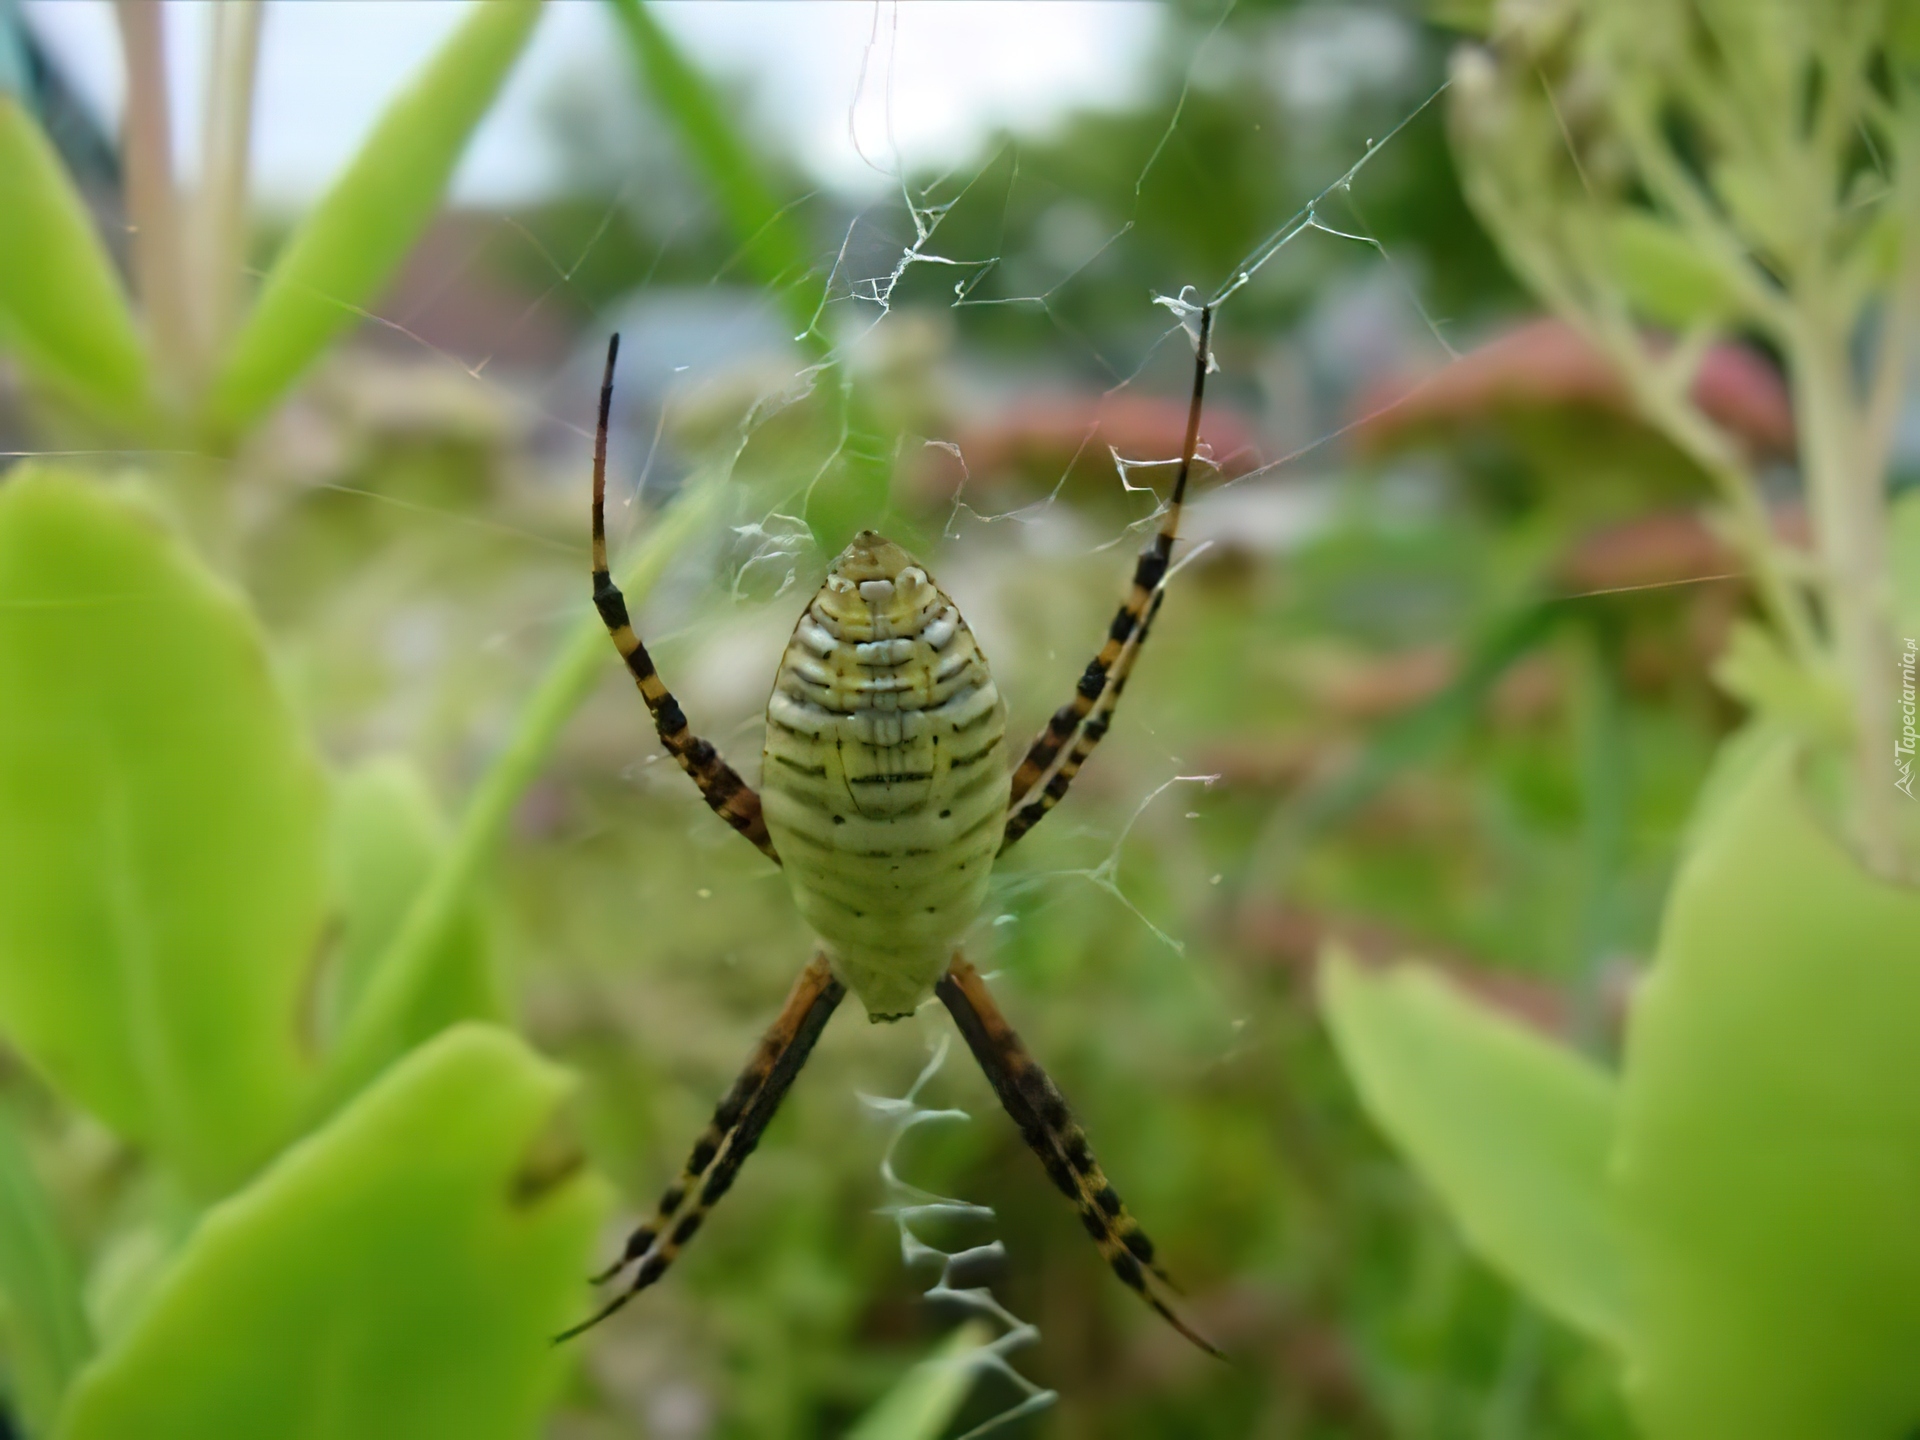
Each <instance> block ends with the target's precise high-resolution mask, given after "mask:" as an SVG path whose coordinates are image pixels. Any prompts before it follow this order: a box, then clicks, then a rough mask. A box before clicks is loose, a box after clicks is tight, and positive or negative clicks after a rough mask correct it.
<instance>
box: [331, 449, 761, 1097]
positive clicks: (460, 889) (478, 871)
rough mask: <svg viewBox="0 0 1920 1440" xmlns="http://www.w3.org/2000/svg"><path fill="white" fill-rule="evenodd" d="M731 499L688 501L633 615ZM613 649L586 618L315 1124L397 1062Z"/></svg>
mask: <svg viewBox="0 0 1920 1440" xmlns="http://www.w3.org/2000/svg"><path fill="white" fill-rule="evenodd" d="M725 489H726V485H725V477H724V474H722V473H718V472H715V473H710V474H708V475H707V476H705V477H703V478H701V479H699V480H697V481H694V482H691V483H690V484H689V486H688V488H687V489H686V490H685V491H683V492H682V494H681V496H680V498H679V500H678V501H676V502H675V504H674V505H673V507H672V508H671V509H670V510H668V511H667V512H666V514H665V515H664V517H662V519H661V521H660V523H659V524H658V525H656V526H655V527H654V529H653V532H652V533H651V534H650V535H648V536H647V538H646V540H645V542H644V543H643V544H642V545H641V547H640V553H639V555H638V556H637V557H636V558H635V560H634V562H633V565H632V568H631V569H630V570H628V571H627V572H626V574H625V576H624V577H623V578H622V580H621V588H622V589H623V590H624V591H625V592H626V595H627V602H628V604H629V605H630V606H632V607H633V608H635V609H638V608H639V606H640V604H641V602H642V601H643V600H644V599H645V598H646V596H647V595H648V594H649V593H650V592H651V591H652V590H653V588H654V586H655V585H657V584H659V582H660V577H661V576H662V575H663V574H664V573H665V572H666V569H667V566H668V565H669V564H671V563H672V562H673V561H674V560H675V559H676V558H677V557H678V556H679V555H680V554H682V553H683V551H684V550H685V549H686V546H687V544H688V542H689V541H691V540H692V539H693V538H694V537H695V536H697V535H699V534H700V533H701V532H702V530H703V529H704V528H705V526H706V524H707V522H708V521H709V520H710V519H711V518H712V516H713V514H714V512H715V510H716V508H717V505H718V502H719V499H720V497H721V495H722V494H723V492H724V491H725ZM585 573H586V572H585V570H584V569H583V570H582V572H581V574H582V577H583V579H582V584H581V590H582V592H583V593H584V592H585V590H586V588H587V587H586V584H585V581H584V576H585ZM607 648H608V646H607V635H606V627H605V625H603V624H602V623H601V620H600V617H599V616H598V615H595V614H592V613H588V614H586V615H583V616H582V617H581V618H580V620H579V622H578V623H577V624H575V625H574V627H573V629H572V631H571V632H570V633H569V634H568V636H567V639H566V642H565V644H564V645H563V646H562V647H561V650H560V653H559V655H558V656H556V657H555V658H554V661H553V664H552V665H551V666H549V667H548V670H547V673H546V675H545V676H544V677H543V678H542V679H541V680H540V682H539V684H538V685H536V686H535V687H534V689H533V693H532V694H531V695H529V696H528V697H527V702H526V704H525V705H524V706H523V707H522V709H521V711H520V714H519V716H518V718H517V719H516V720H515V722H514V727H513V732H512V734H511V735H510V736H509V737H508V740H507V743H506V745H505V746H504V747H503V748H502V749H501V751H500V753H499V754H498V755H496V756H495V757H494V759H493V763H492V764H491V765H490V766H488V768H487V772H486V774H484V775H483V776H482V777H481V778H480V782H479V784H477V785H476V786H475V787H474V790H473V795H472V797H471V798H470V799H469V800H468V802H467V808H466V811H465V813H464V814H463V815H462V816H461V818H460V826H459V830H458V832H457V833H456V834H455V835H454V838H453V842H452V844H450V845H449V846H448V847H447V850H446V853H445V854H444V855H443V856H442V857H441V859H440V862H439V864H438V865H437V866H436V867H435V869H434V872H433V874H432V875H431V876H430V877H429V878H428V880H427V883H426V884H425V885H424V886H422V887H421V890H420V893H419V894H417V895H416V896H415V897H414V899H413V903H412V905H411V906H410V907H409V908H408V910H407V916H406V919H405V920H404V921H403V922H402V923H401V926H400V930H399V933H398V934H396V935H395V936H394V938H393V942H392V943H391V944H390V945H389V946H388V948H387V952H386V954H385V955H384V956H383V957H382V958H381V960H380V962H379V965H378V967H377V968H376V969H375V970H374V972H373V974H372V975H371V976H370V977H369V978H368V981H367V986H366V989H365V991H364V992H363V993H362V995H361V998H360V1002H359V1004H358V1005H357V1006H356V1007H355V1008H354V1011H353V1014H352V1015H350V1016H348V1017H347V1022H346V1026H345V1028H344V1030H343V1032H342V1034H341V1037H340V1041H339V1044H338V1045H337V1046H336V1047H335V1050H334V1053H333V1054H332V1055H331V1056H329V1057H328V1060H327V1068H326V1073H325V1075H324V1076H323V1078H322V1080H321V1083H320V1086H319V1094H318V1097H317V1099H318V1104H319V1107H320V1108H319V1112H318V1113H317V1114H315V1115H314V1116H312V1117H311V1118H313V1119H315V1120H317V1119H319V1118H320V1116H322V1115H324V1114H325V1113H326V1112H327V1111H329V1110H331V1109H332V1108H333V1107H334V1106H335V1105H337V1104H339V1103H340V1102H341V1101H342V1100H344V1099H345V1098H346V1097H347V1096H349V1095H351V1094H352V1093H353V1092H354V1091H355V1090H357V1089H359V1087H360V1086H361V1085H363V1084H365V1083H366V1081H367V1080H369V1079H371V1078H372V1077H373V1075H374V1074H375V1073H377V1072H378V1071H379V1070H380V1068H381V1067H382V1066H383V1065H385V1064H386V1063H387V1062H388V1061H389V1060H390V1059H392V1058H393V1054H394V1046H395V1043H396V1037H397V1036H398V1035H399V1034H400V1033H401V1027H402V1022H403V1021H404V1018H405V1016H406V1015H407V1013H408V1011H409V1009H410V1008H411V1006H412V1005H413V1003H414V1001H415V999H416V998H417V997H418V996H419V995H420V993H421V992H422V990H424V989H425V988H426V987H427V986H429V985H430V984H431V983H432V981H433V967H434V964H435V962H436V961H437V960H438V959H439V957H440V956H441V955H442V954H444V953H446V947H445V944H444V942H445V940H446V938H447V935H448V933H449V931H450V930H451V929H452V928H453V927H454V926H455V925H457V924H458V923H459V922H460V920H461V917H462V913H463V907H464V906H465V905H466V903H467V901H468V899H469V898H470V896H471V895H472V893H473V889H474V887H475V885H476V884H477V883H478V882H479V880H480V877H481V875H482V873H483V872H484V871H485V869H486V867H487V866H488V864H489V863H490V862H491V861H492V859H493V856H494V853H495V851H496V850H498V848H499V846H500V842H501V840H502V839H503V838H504V836H505V834H506V830H507V825H508V822H509V821H510V820H511V819H512V818H513V812H514V808H515V807H516V806H517V805H518V804H519V802H520V796H521V794H522V793H523V792H524V791H525V790H526V788H527V786H528V785H529V784H531V783H532V781H533V779H534V777H535V776H536V775H538V774H539V772H540V769H541V767H542V766H543V765H545V764H546V761H547V755H548V752H550V751H551V750H552V749H553V744H554V741H555V740H556V739H558V737H559V734H560V731H561V728H562V727H563V726H564V725H565V724H566V722H567V719H568V717H570V716H571V715H572V714H573V712H574V710H575V709H576V708H577V707H578V706H579V704H580V702H581V701H582V700H583V699H585V698H586V696H587V693H588V692H589V691H590V690H592V689H593V687H594V686H595V685H596V684H598V683H599V680H600V678H601V675H602V673H603V672H604V671H605V670H606V669H607V668H609V667H608V666H607V663H606V662H607Z"/></svg>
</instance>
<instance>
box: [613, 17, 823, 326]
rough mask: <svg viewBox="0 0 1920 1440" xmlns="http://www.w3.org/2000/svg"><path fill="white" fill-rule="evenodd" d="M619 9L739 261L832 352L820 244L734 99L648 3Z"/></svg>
mask: <svg viewBox="0 0 1920 1440" xmlns="http://www.w3.org/2000/svg"><path fill="white" fill-rule="evenodd" d="M613 12H614V15H615V16H616V17H617V18H618V20H619V22H620V28H621V29H622V30H623V31H624V32H625V33H626V37H627V40H628V42H629V43H630V44H631V46H632V47H633V53H634V58H635V59H636V60H637V61H638V62H639V65H640V71H641V74H642V75H643V76H644V77H645V79H646V82H647V91H648V94H649V95H650V96H651V97H652V99H653V101H654V102H655V103H656V104H657V105H658V106H659V107H660V109H661V111H662V113H663V114H664V115H665V116H666V118H667V120H668V122H669V123H671V124H672V125H673V127H674V130H675V132H676V133H677V134H678V135H679V137H680V144H681V145H682V147H683V148H684V149H685V150H686V152H687V157H688V159H690V160H691V161H692V162H693V164H694V166H695V167H696V168H697V169H698V171H699V173H700V175H701V177H702V178H703V179H704V180H705V181H706V183H707V189H708V190H709V191H710V192H711V194H712V196H713V199H714V203H715V204H717V205H718V206H719V207H720V213H721V214H722V215H724V216H725V217H726V221H727V226H728V228H729V229H731V230H732V231H733V233H734V234H735V235H736V236H738V237H739V240H740V250H739V253H738V254H737V255H736V256H735V257H734V263H736V264H738V265H739V266H740V267H741V268H742V269H743V270H744V271H745V272H746V273H747V274H748V275H750V276H752V277H753V279H755V280H756V281H758V282H759V283H760V284H762V285H765V286H766V287H767V288H768V289H770V290H773V291H774V292H775V293H776V294H778V295H779V297H780V300H781V303H782V305H783V306H784V307H785V309H786V312H787V317H788V320H789V322H790V323H791V324H792V325H793V327H794V328H795V329H796V330H798V331H799V332H801V340H802V343H804V344H807V345H809V346H811V347H812V348H813V350H814V353H815V354H816V356H820V357H824V356H825V354H826V349H827V346H826V342H825V340H824V338H823V337H821V336H820V334H819V333H818V332H817V331H816V330H815V329H814V328H813V326H814V319H815V315H816V312H817V311H818V310H819V308H820V300H821V297H822V296H823V295H824V294H825V281H824V279H823V277H821V276H820V275H818V274H817V273H816V272H815V268H814V264H813V255H812V249H811V247H810V246H809V245H808V243H807V237H806V233H805V232H804V231H803V230H802V229H801V228H800V224H799V222H798V221H797V220H796V219H795V218H794V215H793V207H792V206H791V205H790V204H787V203H785V202H783V201H782V200H781V199H780V198H779V196H778V195H776V194H775V193H774V190H773V187H772V186H771V185H770V184H768V182H767V179H766V177H765V176H764V175H763V174H762V173H761V170H760V163H759V161H758V160H756V159H755V158H754V154H753V149H752V147H751V146H749V145H748V144H747V142H746V139H745V138H744V137H743V136H742V135H741V134H740V132H739V130H738V129H737V128H736V127H735V126H734V123H733V120H732V118H731V116H730V115H729V113H728V112H729V110H730V108H731V106H730V105H729V103H728V101H727V100H726V98H725V97H724V96H722V95H721V94H720V93H719V92H718V90H716V89H715V87H714V86H713V85H712V84H711V83H710V82H709V81H708V80H707V77H706V76H704V75H702V74H701V73H700V71H699V70H698V69H697V68H695V66H694V65H693V64H692V62H691V61H689V60H688V59H687V58H686V57H685V56H684V55H682V54H681V53H680V50H679V48H678V47H677V46H676V45H675V44H674V43H673V40H672V37H670V36H669V35H668V34H667V32H666V31H665V30H663V29H661V28H660V22H659V21H657V20H655V19H654V18H653V14H652V12H651V11H649V10H648V9H647V7H646V6H645V5H644V4H642V3H641V0H613Z"/></svg>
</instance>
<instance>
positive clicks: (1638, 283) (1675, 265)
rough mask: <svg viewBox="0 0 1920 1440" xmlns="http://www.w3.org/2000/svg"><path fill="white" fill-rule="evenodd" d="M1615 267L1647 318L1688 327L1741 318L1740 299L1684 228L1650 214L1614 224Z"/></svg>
mask: <svg viewBox="0 0 1920 1440" xmlns="http://www.w3.org/2000/svg"><path fill="white" fill-rule="evenodd" d="M1611 223H1612V238H1613V263H1614V267H1615V271H1616V273H1617V275H1618V276H1619V280H1620V283H1621V285H1622V287H1623V288H1624V289H1625V290H1626V292H1627V298H1628V299H1629V300H1631V301H1632V302H1633V306H1634V308H1635V309H1636V310H1637V311H1639V312H1640V314H1642V315H1644V316H1645V317H1646V318H1647V319H1649V320H1653V321H1655V322H1657V323H1659V324H1661V325H1671V326H1674V327H1676V328H1684V327H1685V326H1687V325H1690V324H1693V323H1694V322H1696V321H1700V320H1715V319H1719V318H1721V317H1723V316H1727V315H1733V314H1737V313H1738V312H1739V301H1738V299H1737V297H1736V296H1735V295H1734V294H1733V292H1732V290H1730V289H1729V288H1728V286H1727V284H1726V282H1725V281H1724V280H1723V279H1722V278H1721V275H1720V272H1719V271H1718V270H1716V269H1715V268H1714V265H1713V262H1712V261H1710V260H1708V259H1706V258H1704V257H1703V256H1702V255H1701V254H1700V253H1699V252H1698V251H1697V250H1696V249H1695V248H1694V247H1693V244H1692V243H1691V242H1690V241H1689V240H1688V239H1687V237H1686V235H1685V234H1684V233H1682V232H1681V231H1680V230H1679V229H1678V228H1676V227H1675V226H1673V225H1672V224H1670V223H1668V222H1667V221H1665V220H1662V219H1660V218H1659V217H1658V216H1656V215H1653V214H1650V213H1648V212H1647V211H1645V210H1634V209H1628V210H1622V211H1620V212H1619V213H1618V214H1616V215H1615V216H1614V217H1613V220H1612V222H1611Z"/></svg>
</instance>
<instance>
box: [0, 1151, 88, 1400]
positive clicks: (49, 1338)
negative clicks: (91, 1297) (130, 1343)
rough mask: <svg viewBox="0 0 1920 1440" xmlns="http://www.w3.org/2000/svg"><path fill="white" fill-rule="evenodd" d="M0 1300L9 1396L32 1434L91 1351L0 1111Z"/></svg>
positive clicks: (54, 1239)
mask: <svg viewBox="0 0 1920 1440" xmlns="http://www.w3.org/2000/svg"><path fill="white" fill-rule="evenodd" d="M0 1300H4V1302H5V1322H4V1323H5V1332H6V1338H7V1359H8V1362H9V1367H10V1369H11V1370H12V1378H13V1387H12V1388H13V1399H14V1401H15V1403H16V1404H17V1405H18V1406H19V1409H20V1415H21V1418H22V1419H24V1420H25V1421H26V1422H27V1426H28V1428H29V1429H30V1430H32V1431H33V1433H35V1434H45V1433H46V1432H47V1431H48V1430H50V1429H51V1428H52V1425H53V1418H54V1416H55V1414H56V1413H57V1412H58V1410H59V1406H60V1400H61V1397H62V1396H63V1395H65V1394H66V1390H67V1385H68V1383H69V1382H70V1381H71V1380H72V1379H73V1376H74V1373H75V1372H76V1371H77V1370H79V1368H80V1366H81V1365H82V1364H83V1363H84V1362H85V1361H86V1359H87V1356H88V1355H89V1354H90V1353H91V1352H92V1350H93V1335H92V1332H91V1329H90V1327H89V1326H88V1324H87V1317H86V1312H85V1311H83V1310H82V1309H81V1306H80V1277H79V1275H78V1273H77V1272H76V1270H75V1268H74V1264H73V1259H72V1257H71V1256H70V1255H69V1254H68V1253H67V1247H66V1242H65V1241H64V1240H63V1239H62V1238H61V1236H60V1231H59V1227H58V1226H57V1225H56V1224H55V1222H54V1215H53V1202H52V1201H51V1200H50V1199H49V1198H48V1196H47V1193H46V1191H45V1190H44V1189H43V1188H42V1187H41V1184H40V1177H39V1176H38V1175H37V1174H35V1173H34V1169H33V1162H32V1160H31V1159H30V1158H29V1156H28V1155H27V1151H26V1147H25V1146H23V1145H22V1144H21V1143H20V1137H19V1135H18V1133H17V1132H16V1130H15V1127H14V1123H13V1118H12V1116H10V1115H6V1114H4V1113H0Z"/></svg>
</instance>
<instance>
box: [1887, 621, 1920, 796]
mask: <svg viewBox="0 0 1920 1440" xmlns="http://www.w3.org/2000/svg"><path fill="white" fill-rule="evenodd" d="M1916 659H1920V650H1916V647H1915V645H1914V641H1913V637H1912V636H1911V635H1909V636H1908V637H1907V648H1906V649H1905V650H1904V651H1902V652H1901V655H1900V738H1899V739H1898V740H1896V741H1894V742H1893V766H1894V769H1895V770H1896V771H1898V772H1899V778H1898V779H1896V780H1895V781H1894V782H1893V785H1894V788H1895V789H1896V790H1898V791H1899V792H1900V793H1901V794H1903V795H1905V796H1906V797H1907V798H1908V799H1909V800H1911V799H1913V798H1914V795H1913V753H1914V745H1915V742H1916V739H1920V737H1916V735H1915V734H1914V728H1913V717H1914V698H1913V691H1914V662H1915V660H1916Z"/></svg>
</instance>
